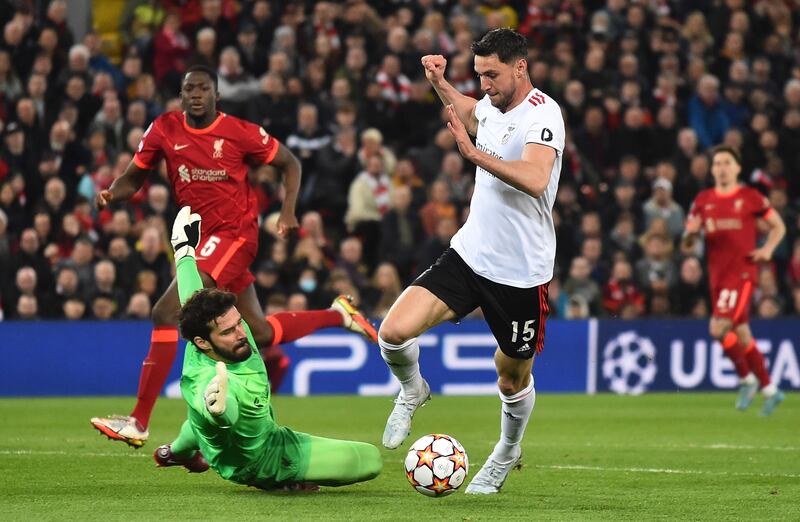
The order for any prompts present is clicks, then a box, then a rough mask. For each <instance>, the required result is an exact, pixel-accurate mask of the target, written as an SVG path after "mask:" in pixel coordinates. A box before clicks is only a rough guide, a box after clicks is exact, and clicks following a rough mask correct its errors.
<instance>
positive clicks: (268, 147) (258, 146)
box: [240, 122, 280, 163]
mask: <svg viewBox="0 0 800 522" xmlns="http://www.w3.org/2000/svg"><path fill="white" fill-rule="evenodd" d="M243 123H244V125H243V126H242V136H241V140H240V143H241V146H242V149H243V150H242V152H243V153H244V156H245V157H246V158H248V159H249V160H250V161H252V162H253V163H271V162H272V160H273V159H275V155H276V154H277V153H278V148H279V147H280V142H279V141H278V140H277V139H275V138H274V137H273V136H271V135H270V134H269V133H267V131H265V130H264V127H261V126H259V125H255V124H253V123H250V122H243Z"/></svg>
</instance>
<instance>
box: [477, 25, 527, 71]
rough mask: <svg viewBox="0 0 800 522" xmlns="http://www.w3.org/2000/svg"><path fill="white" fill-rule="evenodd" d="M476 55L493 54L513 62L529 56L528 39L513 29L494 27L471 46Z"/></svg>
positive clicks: (501, 59)
mask: <svg viewBox="0 0 800 522" xmlns="http://www.w3.org/2000/svg"><path fill="white" fill-rule="evenodd" d="M470 49H471V50H472V53H473V54H474V55H475V56H491V55H492V54H496V55H497V58H498V59H499V60H500V61H501V62H503V63H505V64H512V63H514V62H515V61H516V60H519V59H521V58H527V57H528V39H527V38H525V37H524V36H523V35H521V34H519V33H518V32H516V31H512V30H511V29H506V28H501V29H492V30H491V31H489V32H488V33H486V34H485V35H483V37H482V38H481V39H480V40H477V41H475V42H473V43H472V46H471V47H470Z"/></svg>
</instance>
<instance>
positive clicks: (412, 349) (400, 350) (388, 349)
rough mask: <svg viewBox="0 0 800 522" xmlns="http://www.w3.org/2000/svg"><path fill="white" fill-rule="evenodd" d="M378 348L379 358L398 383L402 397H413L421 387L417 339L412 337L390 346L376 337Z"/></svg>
mask: <svg viewBox="0 0 800 522" xmlns="http://www.w3.org/2000/svg"><path fill="white" fill-rule="evenodd" d="M378 346H380V347H381V357H383V360H384V361H386V364H387V365H388V366H389V369H390V370H391V371H392V373H393V374H394V376H395V377H397V380H398V381H400V386H401V388H402V389H403V396H404V397H409V396H411V397H413V396H415V395H416V394H417V392H418V390H419V389H420V388H421V387H422V375H420V373H419V343H418V342H417V338H416V337H413V338H411V339H409V340H408V341H406V342H404V343H403V344H391V343H387V342H386V341H384V340H383V339H382V338H381V337H378Z"/></svg>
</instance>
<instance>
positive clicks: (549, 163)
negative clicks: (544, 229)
mask: <svg viewBox="0 0 800 522" xmlns="http://www.w3.org/2000/svg"><path fill="white" fill-rule="evenodd" d="M447 111H448V117H449V119H450V121H449V122H447V128H448V130H449V131H450V132H451V133H452V134H453V137H455V140H456V145H458V150H459V151H460V152H461V155H462V156H464V158H465V159H466V160H468V161H471V162H472V163H474V164H475V165H478V166H479V167H481V168H483V169H485V170H486V171H488V172H490V173H492V174H493V175H495V176H497V177H498V178H500V179H501V180H503V181H505V182H506V183H508V184H509V185H511V186H512V187H514V188H515V189H517V190H520V191H522V192H524V193H526V194H528V195H529V196H531V197H534V198H538V197H539V196H541V195H542V194H544V191H545V190H547V185H548V183H550V173H551V172H552V170H553V162H555V160H556V150H555V149H554V148H552V147H548V146H547V145H540V144H538V143H528V144H527V145H525V148H524V149H523V150H522V158H521V159H518V160H501V159H498V158H495V157H494V156H491V155H489V154H487V153H485V152H483V151H481V150H478V148H477V147H475V145H473V143H472V140H471V139H470V137H469V136H468V135H467V130H466V128H465V127H464V124H463V123H462V122H461V120H460V119H459V118H458V117H457V116H456V113H455V109H454V108H453V106H452V105H448V107H447Z"/></svg>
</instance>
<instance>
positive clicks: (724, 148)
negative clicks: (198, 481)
mask: <svg viewBox="0 0 800 522" xmlns="http://www.w3.org/2000/svg"><path fill="white" fill-rule="evenodd" d="M723 152H726V153H728V154H730V155H731V156H733V159H734V160H735V161H736V163H737V164H738V165H739V166H740V167H741V166H742V155H741V154H739V151H738V150H736V149H735V148H733V147H731V146H730V145H717V146H716V147H714V148H713V149H711V155H710V158H711V159H712V161H713V159H714V156H716V155H717V154H722V153H723Z"/></svg>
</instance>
